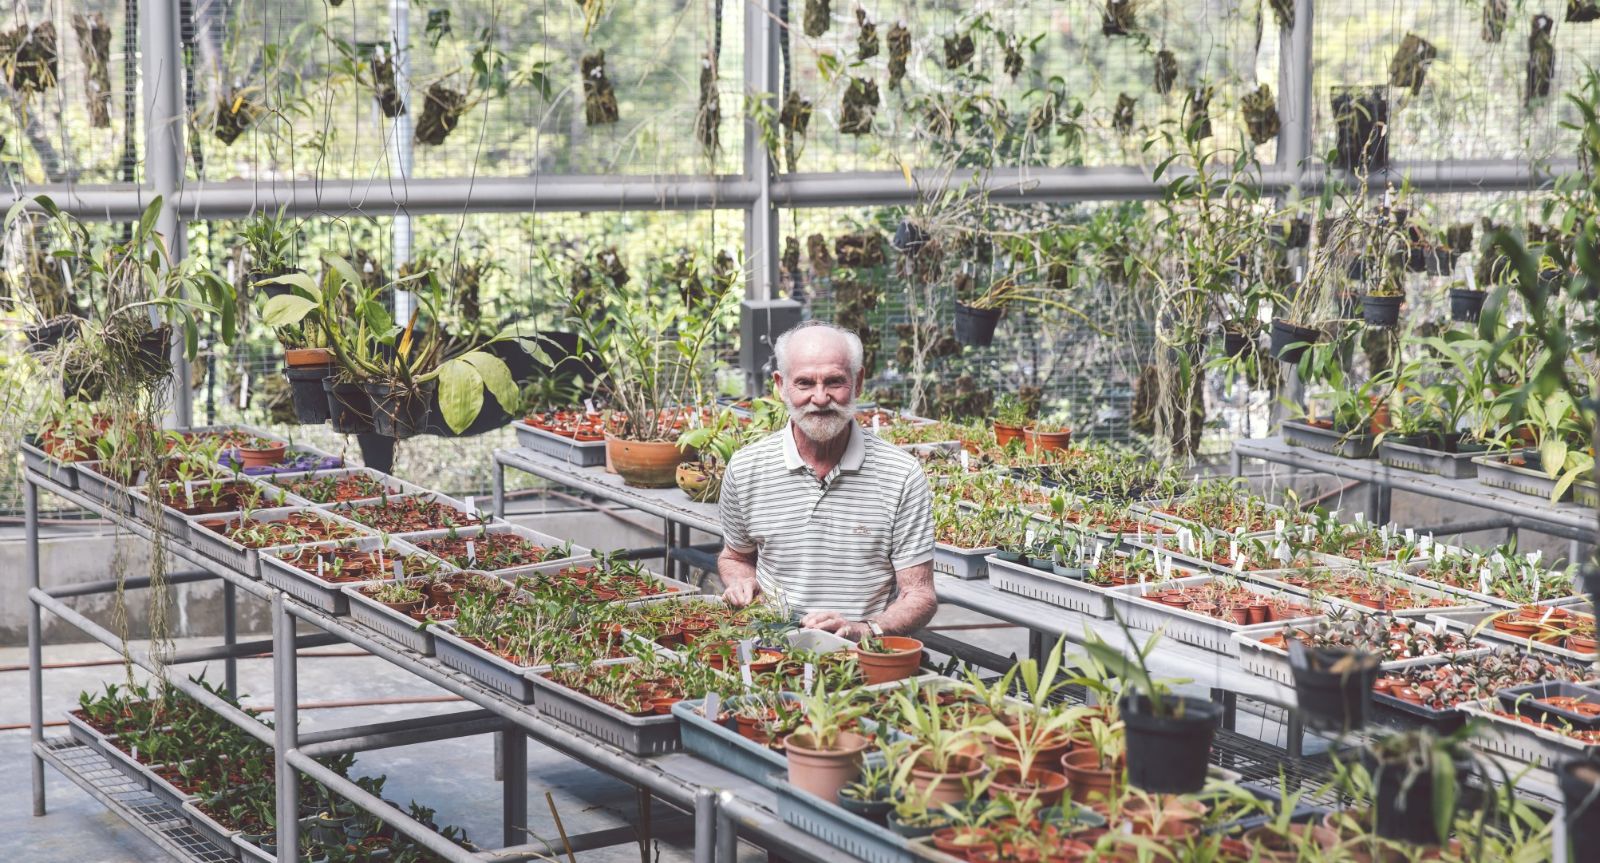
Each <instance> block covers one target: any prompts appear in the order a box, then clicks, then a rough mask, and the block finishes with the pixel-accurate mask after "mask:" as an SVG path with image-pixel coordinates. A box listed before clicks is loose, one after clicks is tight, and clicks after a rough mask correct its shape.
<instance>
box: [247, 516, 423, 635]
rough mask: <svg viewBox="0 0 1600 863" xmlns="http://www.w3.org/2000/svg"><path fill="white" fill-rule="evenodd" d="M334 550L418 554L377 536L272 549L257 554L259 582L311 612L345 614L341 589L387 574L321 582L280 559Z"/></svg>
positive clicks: (346, 607) (345, 598) (347, 605)
mask: <svg viewBox="0 0 1600 863" xmlns="http://www.w3.org/2000/svg"><path fill="white" fill-rule="evenodd" d="M334 548H353V549H355V550H357V551H365V552H373V551H377V550H378V549H380V548H381V549H383V551H384V553H385V554H386V555H391V556H397V557H400V558H405V557H409V556H411V555H414V554H421V552H419V551H417V549H415V548H413V547H412V546H411V545H409V544H407V543H404V542H401V541H400V540H397V539H391V538H388V537H377V536H368V537H363V538H361V539H345V540H339V541H337V542H319V543H315V544H313V545H303V546H290V547H288V548H275V549H270V550H268V551H265V552H263V553H262V554H261V580H262V581H264V582H266V583H267V584H270V585H272V586H273V587H276V588H277V589H279V590H281V591H283V592H284V593H287V594H289V595H290V596H292V597H294V598H295V599H298V600H300V601H301V602H303V603H305V604H306V605H309V606H311V607H312V608H320V609H322V610H323V611H326V612H327V613H329V614H332V615H334V616H342V615H345V614H349V613H350V597H349V594H346V593H345V592H344V588H346V587H351V586H353V587H356V588H360V587H362V586H364V585H367V584H371V583H372V582H373V581H379V580H385V579H387V578H389V577H390V574H391V573H387V572H375V573H373V576H374V577H373V578H371V579H367V580H364V581H339V582H334V581H323V580H322V579H320V578H318V577H317V576H316V573H311V572H306V571H304V570H302V569H300V568H299V567H297V566H293V565H291V564H289V563H285V562H284V561H283V560H282V559H281V557H282V555H284V554H288V553H290V552H291V551H294V550H300V549H334ZM429 560H431V558H429ZM439 566H440V568H442V569H444V570H445V571H453V570H454V567H451V566H450V565H449V564H444V563H441V564H439Z"/></svg>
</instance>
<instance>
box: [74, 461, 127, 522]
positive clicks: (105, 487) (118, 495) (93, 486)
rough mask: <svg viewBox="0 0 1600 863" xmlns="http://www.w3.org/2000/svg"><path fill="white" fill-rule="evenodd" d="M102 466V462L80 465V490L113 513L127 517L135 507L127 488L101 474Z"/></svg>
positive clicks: (78, 468) (78, 467) (78, 469)
mask: <svg viewBox="0 0 1600 863" xmlns="http://www.w3.org/2000/svg"><path fill="white" fill-rule="evenodd" d="M100 464H101V463H100V462H82V463H79V464H78V466H77V474H78V490H79V491H81V492H83V493H84V495H85V496H87V497H89V498H90V499H92V500H97V501H99V502H100V503H102V504H105V506H106V508H107V509H109V510H111V511H112V512H114V513H118V514H120V515H127V513H128V512H129V510H131V509H132V506H133V503H132V499H131V498H130V497H129V496H128V490H127V488H125V487H124V486H122V485H120V484H118V483H117V482H116V481H115V480H113V479H111V478H110V477H108V476H106V475H105V474H103V473H101V472H100Z"/></svg>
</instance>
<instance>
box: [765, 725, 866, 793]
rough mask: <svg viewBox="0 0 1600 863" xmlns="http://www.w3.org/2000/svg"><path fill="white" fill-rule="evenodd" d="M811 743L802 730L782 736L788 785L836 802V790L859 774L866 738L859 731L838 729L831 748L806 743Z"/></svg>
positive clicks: (837, 791)
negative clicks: (821, 747) (787, 769)
mask: <svg viewBox="0 0 1600 863" xmlns="http://www.w3.org/2000/svg"><path fill="white" fill-rule="evenodd" d="M796 738H798V739H796ZM810 742H811V740H810V737H809V736H808V735H806V734H804V733H801V734H791V735H789V736H788V737H785V738H784V739H783V748H784V751H786V752H787V753H788V755H789V784H790V785H793V786H794V787H796V788H799V789H801V790H803V791H808V792H810V793H812V794H815V795H817V796H818V797H821V798H822V799H823V800H826V801H828V802H829V803H836V802H838V800H839V789H841V788H843V787H845V786H846V785H849V784H850V783H851V782H853V781H855V778H856V777H857V776H859V775H861V753H862V752H865V751H866V748H867V743H868V742H869V741H868V740H867V738H865V737H862V736H861V735H859V734H855V733H852V732H849V731H841V732H839V739H838V740H837V741H835V745H834V747H833V748H832V749H812V748H810V747H808V746H806V745H805V744H807V743H810Z"/></svg>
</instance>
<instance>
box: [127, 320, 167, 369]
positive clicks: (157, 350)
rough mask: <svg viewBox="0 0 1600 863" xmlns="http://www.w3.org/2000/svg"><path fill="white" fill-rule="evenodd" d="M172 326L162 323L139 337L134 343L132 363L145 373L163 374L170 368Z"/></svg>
mask: <svg viewBox="0 0 1600 863" xmlns="http://www.w3.org/2000/svg"><path fill="white" fill-rule="evenodd" d="M171 343H172V328H171V327H169V326H167V325H165V324H162V325H161V326H159V327H156V328H155V329H153V330H151V331H150V332H148V333H145V334H144V335H142V336H140V337H139V341H138V342H137V343H136V344H135V345H134V349H133V363H134V365H135V366H136V367H137V368H138V370H139V371H142V372H143V373H145V374H146V375H159V374H164V373H166V371H167V370H168V369H171V368H172V357H171V355H170V354H169V353H168V351H170V350H171Z"/></svg>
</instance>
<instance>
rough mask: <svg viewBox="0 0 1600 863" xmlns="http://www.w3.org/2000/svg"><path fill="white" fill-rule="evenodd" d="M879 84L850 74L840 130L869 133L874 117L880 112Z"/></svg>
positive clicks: (845, 132) (846, 132)
mask: <svg viewBox="0 0 1600 863" xmlns="http://www.w3.org/2000/svg"><path fill="white" fill-rule="evenodd" d="M878 101H879V100H878V85H877V84H876V83H874V82H873V81H872V80H871V79H868V78H857V77H855V76H854V75H852V76H850V83H849V85H848V86H846V87H845V91H844V100H843V102H841V103H840V108H839V131H840V132H841V133H843V134H845V135H869V134H871V133H872V119H873V117H874V116H876V115H877V113H878Z"/></svg>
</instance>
